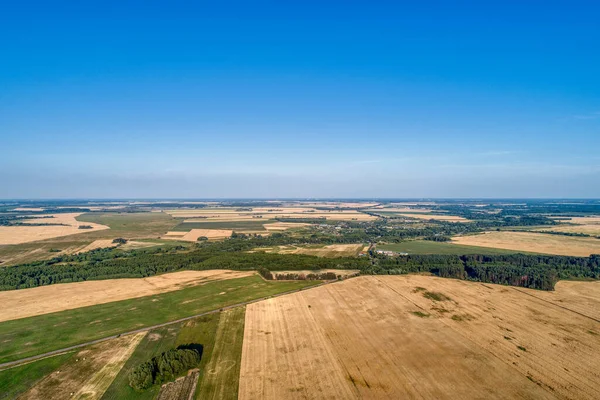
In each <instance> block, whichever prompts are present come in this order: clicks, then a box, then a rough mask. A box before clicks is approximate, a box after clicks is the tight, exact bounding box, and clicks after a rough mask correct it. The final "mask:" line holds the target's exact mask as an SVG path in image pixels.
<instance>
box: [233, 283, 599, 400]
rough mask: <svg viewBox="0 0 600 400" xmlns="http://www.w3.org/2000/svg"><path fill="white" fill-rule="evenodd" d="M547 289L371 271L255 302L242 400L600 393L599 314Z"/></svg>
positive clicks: (250, 315) (588, 395)
mask: <svg viewBox="0 0 600 400" xmlns="http://www.w3.org/2000/svg"><path fill="white" fill-rule="evenodd" d="M558 290H561V286H560V285H559V286H557V291H558ZM579 290H580V291H583V292H586V290H585V289H584V288H580V289H579ZM594 290H595V289H594ZM539 293H540V292H539V291H535V290H527V289H520V288H512V287H505V286H500V285H491V284H481V283H475V282H467V281H459V280H452V279H442V278H436V277H428V276H418V275H407V276H382V277H374V276H369V277H359V278H354V279H349V280H347V281H344V282H340V283H334V284H331V285H326V286H322V287H319V288H315V289H312V290H308V291H303V292H300V293H295V294H292V295H288V296H282V297H279V298H276V299H269V300H266V301H262V302H259V303H255V304H251V305H248V306H247V312H246V328H245V332H244V347H243V353H242V368H241V373H240V386H239V391H240V396H239V398H240V399H254V398H264V399H304V398H331V399H333V398H344V399H351V398H394V399H396V398H431V399H459V398H486V399H492V398H498V399H505V398H523V399H533V398H535V399H557V398H558V399H595V398H599V397H600V374H598V370H599V368H600V359H599V358H598V357H597V356H596V355H597V354H598V353H599V352H600V335H598V334H597V333H596V332H597V331H598V330H599V328H598V321H597V320H592V319H590V318H588V317H585V316H582V315H580V314H578V313H576V312H573V311H571V310H569V309H565V308H563V305H564V304H563V303H560V304H554V303H553V302H549V301H546V300H544V299H542V298H540V297H538V294H539ZM595 293H597V292H595ZM563 296H565V299H569V298H570V297H571V296H570V295H569V294H567V293H565V294H563ZM596 301H598V299H597V298H596ZM591 332H593V334H592V333H591ZM498 388H502V390H498Z"/></svg>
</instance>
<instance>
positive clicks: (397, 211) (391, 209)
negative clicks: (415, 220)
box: [365, 207, 433, 214]
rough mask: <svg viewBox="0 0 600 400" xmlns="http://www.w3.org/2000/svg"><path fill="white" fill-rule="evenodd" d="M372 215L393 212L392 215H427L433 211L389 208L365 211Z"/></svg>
mask: <svg viewBox="0 0 600 400" xmlns="http://www.w3.org/2000/svg"><path fill="white" fill-rule="evenodd" d="M365 211H369V212H374V213H380V212H393V213H409V214H412V213H414V214H427V213H430V212H432V211H433V210H430V209H426V208H409V207H390V208H373V209H369V210H365Z"/></svg>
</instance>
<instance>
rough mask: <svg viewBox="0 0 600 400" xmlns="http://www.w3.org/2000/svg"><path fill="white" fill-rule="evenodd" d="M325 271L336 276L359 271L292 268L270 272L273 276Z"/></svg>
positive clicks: (344, 275)
mask: <svg viewBox="0 0 600 400" xmlns="http://www.w3.org/2000/svg"><path fill="white" fill-rule="evenodd" d="M327 272H333V273H334V274H336V275H337V276H338V277H346V276H349V275H355V274H358V273H360V271H359V270H357V269H317V270H308V269H305V270H300V271H297V270H294V271H291V270H290V271H271V273H272V274H273V275H275V276H278V275H287V274H304V275H308V274H323V273H327Z"/></svg>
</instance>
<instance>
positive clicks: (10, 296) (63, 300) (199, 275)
mask: <svg viewBox="0 0 600 400" xmlns="http://www.w3.org/2000/svg"><path fill="white" fill-rule="evenodd" d="M252 275H254V272H251V271H228V270H208V271H180V272H172V273H169V274H162V275H155V276H151V277H148V278H131V279H106V280H100V281H86V282H75V283H61V284H57V285H47V286H40V287H36V288H31V289H20V290H9V291H2V292H0V304H2V305H3V308H2V310H0V322H2V321H9V320H13V319H19V318H26V317H32V316H36V315H42V314H49V313H54V312H58V311H64V310H72V309H75V308H80V307H87V306H93V305H97V304H105V303H111V302H113V301H119V300H126V299H133V298H137V297H144V296H151V295H155V294H159V293H166V292H172V291H175V290H181V289H184V288H187V287H192V286H197V285H200V284H205V283H208V282H211V281H220V280H226V279H236V278H243V277H248V276H252ZM40 299H45V300H44V301H40Z"/></svg>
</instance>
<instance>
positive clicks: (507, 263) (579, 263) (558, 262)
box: [361, 254, 600, 290]
mask: <svg viewBox="0 0 600 400" xmlns="http://www.w3.org/2000/svg"><path fill="white" fill-rule="evenodd" d="M361 272H362V273H365V274H366V273H371V274H406V273H410V272H430V273H432V274H434V275H437V276H441V277H446V278H458V279H468V280H474V281H480V282H489V283H499V284H503V285H513V286H523V287H528V288H534V289H542V290H553V289H554V284H555V283H556V282H557V281H558V280H560V279H582V278H589V279H600V255H593V256H591V257H567V256H541V255H540V256H538V255H525V254H506V255H464V256H456V255H409V256H404V257H395V258H389V257H382V258H380V259H379V260H378V262H377V263H376V264H375V265H373V266H371V267H370V269H369V270H368V271H361Z"/></svg>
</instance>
